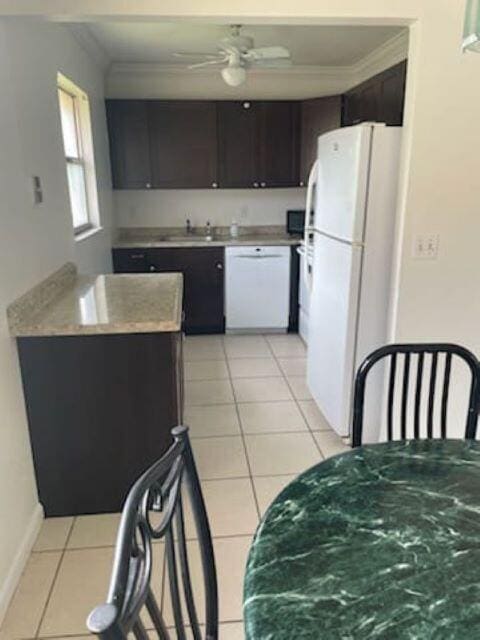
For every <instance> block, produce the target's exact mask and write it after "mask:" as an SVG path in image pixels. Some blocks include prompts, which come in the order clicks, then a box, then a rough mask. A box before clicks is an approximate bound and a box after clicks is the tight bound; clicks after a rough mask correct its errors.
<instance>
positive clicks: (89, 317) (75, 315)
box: [7, 263, 183, 337]
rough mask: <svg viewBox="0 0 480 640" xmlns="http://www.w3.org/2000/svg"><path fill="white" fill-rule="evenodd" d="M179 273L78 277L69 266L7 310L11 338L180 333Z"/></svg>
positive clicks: (180, 300)
mask: <svg viewBox="0 0 480 640" xmlns="http://www.w3.org/2000/svg"><path fill="white" fill-rule="evenodd" d="M182 278H183V277H182V274H180V273H165V274H125V275H124V274H119V275H117V274H115V275H113V274H112V275H99V276H84V275H78V274H77V272H76V268H75V266H74V265H73V264H70V263H68V264H67V265H65V266H64V267H62V269H60V270H59V271H57V272H56V273H54V274H53V275H52V276H50V277H49V278H47V279H46V280H44V281H43V282H42V283H40V284H39V285H37V286H36V287H34V288H33V289H32V290H31V291H29V292H28V293H27V294H25V295H24V296H22V297H21V298H20V299H19V300H17V301H15V302H14V303H13V304H12V305H10V307H9V308H8V310H7V316H8V321H9V327H10V333H11V335H13V336H17V337H20V336H67V335H93V334H113V333H116V334H118V333H155V332H171V331H180V328H181V319H182V318H181V316H182V291H183V279H182Z"/></svg>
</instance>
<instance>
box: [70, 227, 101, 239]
mask: <svg viewBox="0 0 480 640" xmlns="http://www.w3.org/2000/svg"><path fill="white" fill-rule="evenodd" d="M101 231H103V227H90V228H89V229H85V231H81V232H80V233H76V234H75V242H82V240H87V239H88V238H91V237H92V236H95V235H97V233H100V232H101Z"/></svg>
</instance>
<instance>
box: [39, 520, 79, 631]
mask: <svg viewBox="0 0 480 640" xmlns="http://www.w3.org/2000/svg"><path fill="white" fill-rule="evenodd" d="M76 521H77V517H76V516H73V518H72V524H71V525H70V529H69V530H68V533H67V537H66V538H65V544H64V546H63V549H62V551H61V554H60V559H59V561H58V565H57V568H56V570H55V575H54V576H53V580H52V584H51V585H50V589H49V590H48V595H47V599H46V601H45V606H44V607H43V610H42V615H41V616H40V620H39V621H38V625H37V630H36V631H35V636H34V637H35V638H38V637H39V635H40V629H41V628H42V624H43V621H44V619H45V615H46V613H47V609H48V606H49V604H50V600H51V597H52V593H53V590H54V588H55V584H56V582H57V578H58V574H59V573H60V568H61V566H62V564H63V559H64V557H65V553H66V552H67V545H68V543H69V541H70V538H71V536H72V532H73V527H74V526H75V523H76Z"/></svg>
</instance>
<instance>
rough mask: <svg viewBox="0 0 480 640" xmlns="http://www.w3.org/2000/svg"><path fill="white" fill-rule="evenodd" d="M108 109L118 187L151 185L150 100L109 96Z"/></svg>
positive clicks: (114, 181)
mask: <svg viewBox="0 0 480 640" xmlns="http://www.w3.org/2000/svg"><path fill="white" fill-rule="evenodd" d="M106 109H107V124H108V135H109V139H110V162H111V166H112V183H113V187H114V189H148V188H149V187H150V185H151V181H152V179H151V173H150V145H149V132H148V114H147V105H146V102H145V101H144V100H107V101H106Z"/></svg>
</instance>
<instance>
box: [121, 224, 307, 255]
mask: <svg viewBox="0 0 480 640" xmlns="http://www.w3.org/2000/svg"><path fill="white" fill-rule="evenodd" d="M212 231H213V236H214V238H213V240H205V237H204V233H203V229H201V228H200V229H199V228H198V227H196V228H195V229H194V232H193V233H192V234H191V235H187V234H186V233H185V229H184V228H183V227H123V228H120V229H118V233H117V238H116V240H115V241H114V243H113V248H114V249H133V248H142V249H148V248H159V247H165V248H167V247H171V248H178V247H186V248H188V247H238V246H255V245H270V246H275V245H285V246H289V245H292V246H294V245H297V244H300V242H301V240H302V238H301V237H300V236H291V235H289V234H288V233H287V232H286V231H285V227H283V226H281V225H270V226H268V225H265V226H249V227H240V228H239V235H238V237H236V238H232V237H231V236H230V230H229V227H215V228H213V229H212ZM169 236H170V237H171V236H174V238H173V239H168V238H169ZM175 236H177V237H180V238H181V239H178V238H176V237H175Z"/></svg>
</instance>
